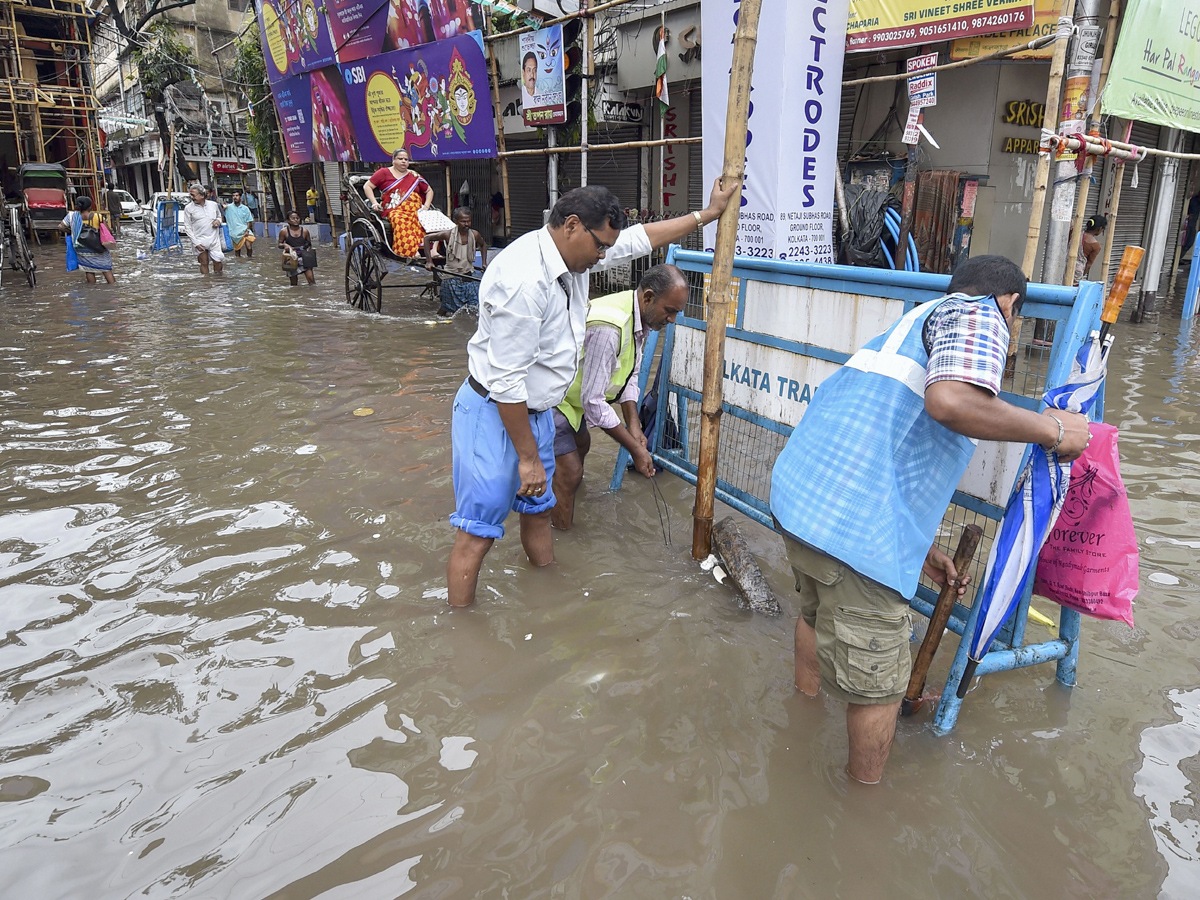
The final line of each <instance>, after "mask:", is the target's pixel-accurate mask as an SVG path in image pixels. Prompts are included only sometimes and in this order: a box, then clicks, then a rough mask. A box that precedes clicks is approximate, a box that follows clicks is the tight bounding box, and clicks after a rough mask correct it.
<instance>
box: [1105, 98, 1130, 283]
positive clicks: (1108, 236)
mask: <svg viewBox="0 0 1200 900" xmlns="http://www.w3.org/2000/svg"><path fill="white" fill-rule="evenodd" d="M1132 130H1133V122H1132V120H1131V121H1129V122H1128V123H1127V124H1126V125H1125V136H1126V137H1128V136H1129V133H1130V132H1131V131H1132ZM1115 169H1116V176H1117V183H1116V184H1114V185H1113V192H1112V199H1111V200H1109V201H1108V228H1106V229H1105V230H1104V259H1102V260H1101V263H1100V264H1101V265H1102V266H1103V269H1102V272H1103V274H1104V293H1105V294H1106V295H1107V294H1108V283H1109V282H1108V272H1109V269H1108V266H1109V261H1110V260H1111V259H1112V250H1113V241H1114V240H1115V239H1116V232H1117V210H1119V209H1120V208H1121V183H1122V182H1123V181H1124V180H1125V166H1124V165H1122V164H1120V163H1118V164H1117V165H1116V166H1115Z"/></svg>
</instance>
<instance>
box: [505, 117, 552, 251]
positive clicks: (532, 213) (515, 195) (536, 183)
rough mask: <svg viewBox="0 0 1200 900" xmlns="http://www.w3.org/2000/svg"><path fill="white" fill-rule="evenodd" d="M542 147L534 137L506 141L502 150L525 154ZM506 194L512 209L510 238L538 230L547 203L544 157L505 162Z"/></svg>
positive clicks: (520, 158)
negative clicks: (520, 151)
mask: <svg viewBox="0 0 1200 900" xmlns="http://www.w3.org/2000/svg"><path fill="white" fill-rule="evenodd" d="M542 146H545V145H544V144H543V143H542V142H541V141H540V140H539V139H538V138H537V136H536V135H529V136H527V137H521V138H508V139H507V141H506V149H508V150H529V149H532V148H534V147H542ZM508 194H509V206H510V207H511V208H512V236H513V237H514V238H516V237H520V236H521V235H523V234H525V233H526V232H528V231H536V230H537V229H539V228H541V227H542V210H544V209H545V208H546V206H547V204H548V202H549V198H550V195H549V192H548V190H547V187H546V157H545V156H510V157H509V158H508Z"/></svg>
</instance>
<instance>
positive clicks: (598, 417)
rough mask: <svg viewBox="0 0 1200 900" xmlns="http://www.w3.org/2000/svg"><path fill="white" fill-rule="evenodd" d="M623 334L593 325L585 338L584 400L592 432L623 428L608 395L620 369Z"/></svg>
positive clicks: (602, 326)
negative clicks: (620, 426)
mask: <svg viewBox="0 0 1200 900" xmlns="http://www.w3.org/2000/svg"><path fill="white" fill-rule="evenodd" d="M620 343H621V334H620V332H619V331H617V329H616V328H614V327H613V326H611V325H592V326H590V327H589V328H588V330H587V334H586V335H584V338H583V383H582V385H581V390H580V400H581V401H582V402H583V420H584V421H585V422H587V424H588V427H589V428H616V427H617V426H618V425H620V424H621V420H620V419H618V418H617V414H616V413H615V412H613V408H612V407H611V406H609V405H608V400H607V399H606V398H605V391H607V390H608V386H609V384H611V383H612V376H613V372H615V371H616V368H617V351H618V349H620Z"/></svg>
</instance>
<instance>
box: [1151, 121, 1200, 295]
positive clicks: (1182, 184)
mask: <svg viewBox="0 0 1200 900" xmlns="http://www.w3.org/2000/svg"><path fill="white" fill-rule="evenodd" d="M1190 137H1191V136H1190V135H1186V136H1185V139H1184V142H1183V144H1182V147H1183V148H1184V149H1183V150H1182V151H1181V152H1184V153H1188V152H1191V148H1190V145H1191V143H1192V142H1191V141H1190V140H1189V139H1188V138H1190ZM1196 171H1197V169H1196V163H1195V162H1194V161H1192V160H1181V161H1180V163H1179V172H1178V181H1176V183H1175V198H1174V202H1173V203H1172V204H1171V226H1170V228H1169V229H1168V230H1167V251H1166V254H1165V255H1164V257H1163V264H1162V273H1161V275H1160V277H1159V283H1158V292H1159V293H1160V294H1162V293H1164V292H1165V291H1166V290H1167V288H1169V287H1170V286H1171V269H1172V268H1174V265H1175V251H1176V249H1177V248H1178V247H1179V238H1180V232H1181V231H1182V230H1183V216H1184V211H1185V210H1186V209H1187V202H1188V197H1190V196H1191V192H1190V187H1191V184H1192V177H1193V173H1194V172H1196Z"/></svg>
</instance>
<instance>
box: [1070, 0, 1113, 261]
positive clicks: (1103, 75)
mask: <svg viewBox="0 0 1200 900" xmlns="http://www.w3.org/2000/svg"><path fill="white" fill-rule="evenodd" d="M1120 14H1121V0H1112V2H1111V3H1110V4H1109V7H1108V25H1107V27H1106V28H1105V30H1104V59H1103V60H1102V61H1101V62H1100V78H1099V80H1098V81H1097V84H1096V96H1095V98H1094V100H1095V102H1094V103H1093V104H1092V113H1091V115H1090V116H1089V118H1090V119H1091V123H1090V126H1091V127H1089V128H1088V132H1089V133H1090V132H1091V131H1092V129H1093V128H1096V127H1097V126H1098V125H1099V123H1100V115H1101V112H1102V108H1103V105H1104V88H1105V86H1106V85H1107V84H1108V69H1109V66H1111V65H1112V55H1113V46H1114V45H1115V44H1116V40H1117V17H1118V16H1120ZM1088 156H1089V159H1088V160H1085V165H1084V172H1085V173H1087V174H1088V177H1087V178H1083V179H1081V180H1080V183H1079V190H1078V191H1077V192H1076V194H1075V217H1074V219H1073V220H1072V221H1071V233H1070V235H1069V236H1068V238H1067V261H1066V265H1065V266H1064V271H1063V277H1062V283H1063V284H1066V285H1071V284H1074V283H1075V262H1076V260H1077V259H1078V257H1079V245H1080V244H1081V243H1082V242H1083V220H1084V218H1085V217H1086V215H1087V203H1088V194H1089V193H1090V192H1091V189H1092V179H1091V171H1092V169H1094V168H1095V166H1096V157H1095V156H1094V155H1092V154H1090V153H1089V154H1088ZM1084 274H1087V273H1084Z"/></svg>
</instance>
